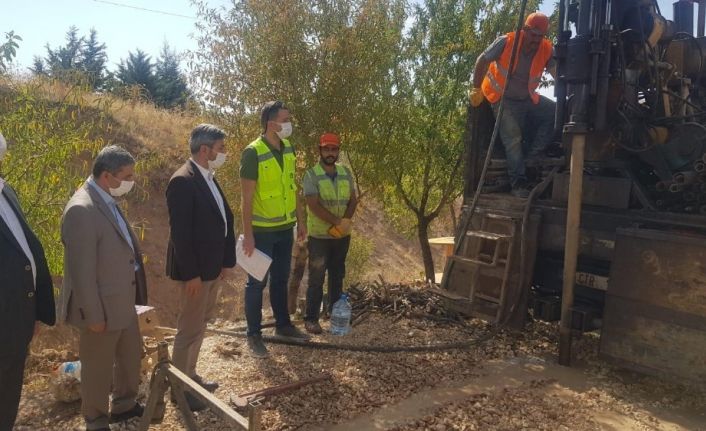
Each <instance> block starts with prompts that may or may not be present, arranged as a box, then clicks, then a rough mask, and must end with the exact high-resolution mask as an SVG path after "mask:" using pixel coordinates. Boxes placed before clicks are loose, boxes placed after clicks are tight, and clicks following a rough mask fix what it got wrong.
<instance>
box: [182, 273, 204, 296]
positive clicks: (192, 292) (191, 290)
mask: <svg viewBox="0 0 706 431" xmlns="http://www.w3.org/2000/svg"><path fill="white" fill-rule="evenodd" d="M185 287H186V294H187V295H188V296H191V297H194V296H196V295H197V294H198V293H199V292H200V291H201V287H203V285H202V284H201V277H196V278H193V279H191V280H189V281H187V282H186V286H185Z"/></svg>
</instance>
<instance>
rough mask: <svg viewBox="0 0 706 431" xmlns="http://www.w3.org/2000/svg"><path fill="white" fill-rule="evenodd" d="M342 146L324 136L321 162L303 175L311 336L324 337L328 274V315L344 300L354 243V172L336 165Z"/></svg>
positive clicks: (307, 319) (336, 139)
mask: <svg viewBox="0 0 706 431" xmlns="http://www.w3.org/2000/svg"><path fill="white" fill-rule="evenodd" d="M340 145H341V141H340V139H339V137H338V136H337V135H335V134H333V133H324V134H323V135H322V136H321V138H320V140H319V154H320V156H321V159H320V162H319V163H317V164H316V165H314V166H313V167H311V168H309V169H308V170H307V171H306V174H304V197H305V198H306V204H307V229H308V231H309V244H308V250H309V288H308V289H307V291H306V315H305V316H304V327H305V328H306V330H307V332H309V333H312V334H320V333H321V326H320V325H319V312H320V311H321V300H322V298H323V286H324V276H325V275H326V272H328V298H329V301H328V307H329V311H330V308H331V307H332V306H333V304H334V303H335V302H336V301H338V299H339V298H340V296H341V291H342V290H343V277H345V274H346V255H347V254H348V248H349V246H350V243H351V237H350V231H351V218H352V217H353V213H354V212H355V208H356V206H357V204H358V201H357V199H356V195H355V189H354V187H353V176H352V175H351V171H350V170H349V169H348V168H347V167H345V166H343V165H341V164H338V163H336V162H337V161H338V154H339V149H340Z"/></svg>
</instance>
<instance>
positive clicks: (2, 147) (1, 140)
mask: <svg viewBox="0 0 706 431" xmlns="http://www.w3.org/2000/svg"><path fill="white" fill-rule="evenodd" d="M5 153H7V141H6V140H5V137H4V136H3V135H2V133H0V160H2V159H3V158H5Z"/></svg>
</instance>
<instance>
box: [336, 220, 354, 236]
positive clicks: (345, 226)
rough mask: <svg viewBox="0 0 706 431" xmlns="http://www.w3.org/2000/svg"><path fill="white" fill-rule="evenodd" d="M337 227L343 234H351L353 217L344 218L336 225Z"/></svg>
mask: <svg viewBox="0 0 706 431" xmlns="http://www.w3.org/2000/svg"><path fill="white" fill-rule="evenodd" d="M336 229H338V230H339V231H341V233H342V234H343V236H346V235H350V233H351V219H349V218H342V219H341V223H339V224H338V226H336Z"/></svg>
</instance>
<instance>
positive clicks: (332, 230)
mask: <svg viewBox="0 0 706 431" xmlns="http://www.w3.org/2000/svg"><path fill="white" fill-rule="evenodd" d="M328 234H329V235H331V236H332V237H334V238H336V239H338V238H341V237H343V232H341V231H340V230H339V229H338V226H331V227H330V228H329V229H328Z"/></svg>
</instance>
